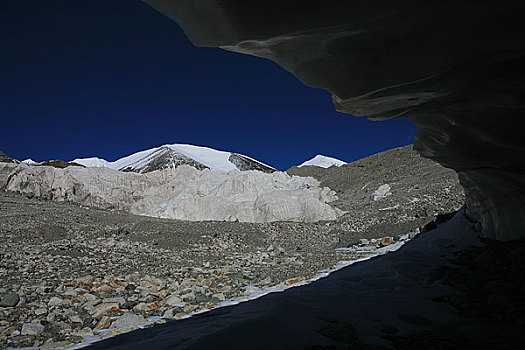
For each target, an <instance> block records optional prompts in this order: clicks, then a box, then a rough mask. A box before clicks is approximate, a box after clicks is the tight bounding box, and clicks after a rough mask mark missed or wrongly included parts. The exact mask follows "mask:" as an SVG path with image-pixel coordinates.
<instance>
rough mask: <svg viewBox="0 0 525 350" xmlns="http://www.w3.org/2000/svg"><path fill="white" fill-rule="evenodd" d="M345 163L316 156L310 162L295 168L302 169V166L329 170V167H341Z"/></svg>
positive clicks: (319, 155)
mask: <svg viewBox="0 0 525 350" xmlns="http://www.w3.org/2000/svg"><path fill="white" fill-rule="evenodd" d="M345 164H346V162H343V161H342V160H339V159H337V158H332V157H327V156H323V155H321V154H318V155H316V156H315V157H313V158H312V159H310V160H307V161H306V162H304V163H302V164H300V165H298V166H297V167H298V168H300V167H303V166H318V167H321V168H329V167H331V166H334V165H335V166H341V165H345Z"/></svg>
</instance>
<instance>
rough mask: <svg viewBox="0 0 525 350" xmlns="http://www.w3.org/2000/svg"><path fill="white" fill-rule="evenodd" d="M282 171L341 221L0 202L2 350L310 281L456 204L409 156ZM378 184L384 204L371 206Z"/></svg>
mask: <svg viewBox="0 0 525 350" xmlns="http://www.w3.org/2000/svg"><path fill="white" fill-rule="evenodd" d="M395 166H399V168H395ZM289 172H290V173H301V174H302V175H310V176H314V177H316V178H318V179H319V180H320V181H322V184H323V185H324V186H329V187H330V188H332V189H334V190H335V191H336V192H337V193H338V196H339V198H340V199H339V200H338V201H337V202H336V203H335V205H336V206H338V207H339V208H340V209H343V210H346V211H349V213H347V214H346V215H344V216H343V217H341V218H339V219H338V220H336V221H331V222H318V223H308V224H307V223H291V222H277V223H267V224H249V223H238V222H187V221H177V220H167V219H157V218H150V217H143V216H136V215H131V214H129V213H125V212H118V211H109V210H101V209H96V208H87V207H82V206H80V205H77V204H74V203H59V202H52V201H46V200H40V199H38V198H26V197H24V196H22V195H20V194H16V193H6V192H0V276H1V277H2V278H1V279H0V297H1V300H0V348H1V349H4V348H7V347H31V346H33V347H40V348H41V349H59V348H65V347H68V346H70V345H72V344H75V343H78V342H81V341H83V340H84V339H89V337H91V336H93V335H97V336H101V337H107V336H112V335H116V334H119V333H123V332H127V331H130V330H133V329H136V328H137V327H138V326H141V325H144V324H146V323H150V324H152V323H163V322H166V321H167V320H171V319H179V318H181V317H185V316H186V315H188V314H191V313H193V312H197V311H200V310H205V309H209V308H212V307H215V306H217V305H219V304H220V303H222V302H226V301H228V300H232V299H236V298H241V297H245V296H247V295H249V294H250V293H252V292H254V291H256V290H257V288H264V287H269V286H276V285H281V286H286V285H292V284H295V283H298V282H301V281H304V280H309V279H310V278H312V277H314V276H315V275H316V274H317V273H318V272H319V271H320V270H324V269H328V268H331V267H333V266H334V265H336V263H337V262H338V261H343V260H353V259H356V258H360V257H364V256H365V254H367V253H363V252H361V253H358V252H356V251H352V250H335V248H337V247H355V248H356V250H359V249H357V248H358V247H359V246H361V247H362V246H378V245H380V244H381V239H382V238H384V237H387V238H385V239H383V240H382V244H390V243H391V242H393V241H396V240H399V239H400V235H401V234H404V233H408V232H411V236H414V235H415V234H416V233H417V232H419V231H420V226H422V225H423V224H425V223H428V222H429V221H432V220H434V218H435V216H436V215H438V214H442V213H448V212H451V211H454V210H457V209H458V208H459V207H460V206H461V205H462V203H463V193H462V190H461V188H460V186H459V184H458V183H457V178H456V177H455V174H454V173H453V172H451V171H449V170H447V169H444V168H442V167H440V166H439V165H436V164H434V163H432V162H430V161H427V160H424V159H422V158H420V157H419V156H416V155H415V153H414V152H413V151H411V150H410V149H409V148H401V149H396V150H392V151H388V152H384V153H382V154H379V155H376V156H372V157H369V158H366V159H363V160H361V161H358V162H356V163H352V164H349V165H346V166H344V167H341V168H330V169H319V168H312V167H307V168H301V169H296V168H295V169H291V170H290V171H289ZM383 184H389V186H390V187H391V190H390V194H387V195H386V197H384V198H382V199H380V200H376V201H372V200H371V199H370V196H371V194H372V193H373V192H374V191H375V190H377V189H378V187H379V186H381V185H383ZM414 198H417V200H414ZM389 207H390V208H391V209H388V208H389ZM385 208H387V209H385ZM359 251H363V250H359ZM85 337H87V338H85Z"/></svg>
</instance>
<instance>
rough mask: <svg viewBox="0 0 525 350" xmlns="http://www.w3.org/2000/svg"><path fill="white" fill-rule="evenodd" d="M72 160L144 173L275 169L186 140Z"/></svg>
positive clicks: (246, 157)
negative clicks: (111, 157) (122, 153)
mask: <svg viewBox="0 0 525 350" xmlns="http://www.w3.org/2000/svg"><path fill="white" fill-rule="evenodd" d="M72 162H74V163H78V164H82V165H84V166H87V167H106V168H110V169H114V170H121V171H125V172H136V173H148V172H151V171H155V170H161V169H166V168H176V167H178V166H180V165H189V166H192V167H194V168H196V169H198V170H204V169H209V170H213V171H230V170H240V171H244V170H258V171H262V172H265V173H271V172H275V171H278V170H277V169H275V168H274V167H272V166H270V165H267V164H265V163H262V162H260V161H258V160H256V159H254V158H251V157H248V156H245V155H243V154H240V153H234V152H229V151H221V150H216V149H213V148H210V147H204V146H194V145H188V144H166V145H162V146H159V147H154V148H150V149H147V150H143V151H139V152H135V153H133V154H130V155H129V156H126V157H122V158H119V159H117V160H115V161H113V162H110V161H107V160H105V159H102V158H98V157H91V158H77V159H74V160H73V161H72Z"/></svg>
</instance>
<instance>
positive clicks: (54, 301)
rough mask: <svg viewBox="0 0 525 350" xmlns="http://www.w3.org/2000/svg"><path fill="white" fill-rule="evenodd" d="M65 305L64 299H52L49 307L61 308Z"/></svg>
mask: <svg viewBox="0 0 525 350" xmlns="http://www.w3.org/2000/svg"><path fill="white" fill-rule="evenodd" d="M63 303H64V300H63V299H60V298H59V297H52V298H51V299H50V300H49V302H48V303H47V305H48V306H50V307H51V306H60V305H62V304H63Z"/></svg>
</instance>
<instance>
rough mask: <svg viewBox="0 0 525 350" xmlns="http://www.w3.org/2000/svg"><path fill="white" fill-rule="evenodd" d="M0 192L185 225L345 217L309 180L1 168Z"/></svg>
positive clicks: (328, 193) (252, 174) (185, 170)
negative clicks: (188, 222) (187, 223)
mask: <svg viewBox="0 0 525 350" xmlns="http://www.w3.org/2000/svg"><path fill="white" fill-rule="evenodd" d="M0 188H2V189H5V190H8V191H16V192H21V193H24V194H26V195H31V196H37V197H41V198H47V199H52V200H57V201H71V202H76V203H80V204H83V205H88V206H94V207H98V208H104V209H117V210H124V211H128V212H130V213H133V214H138V215H145V216H153V217H160V218H169V219H180V220H190V221H210V220H213V221H241V222H271V221H299V222H315V221H320V220H334V219H336V218H337V217H338V216H339V215H341V214H342V213H343V212H342V211H340V210H339V209H337V208H332V207H331V206H330V205H328V204H327V203H329V202H331V201H334V200H336V199H337V197H336V195H335V192H334V191H332V190H330V189H329V188H327V187H324V188H321V187H319V182H318V181H317V180H315V179H313V178H306V177H298V176H289V175H287V174H286V173H282V172H274V173H270V174H269V173H263V172H260V171H242V172H241V171H237V170H232V171H229V172H218V171H210V170H197V169H195V168H193V167H190V166H187V165H182V166H179V167H177V168H176V169H164V170H158V171H153V172H150V173H147V174H137V173H129V172H121V171H117V170H112V169H108V168H80V167H67V168H65V169H58V168H54V167H49V166H30V165H26V164H20V165H17V164H11V163H0Z"/></svg>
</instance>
